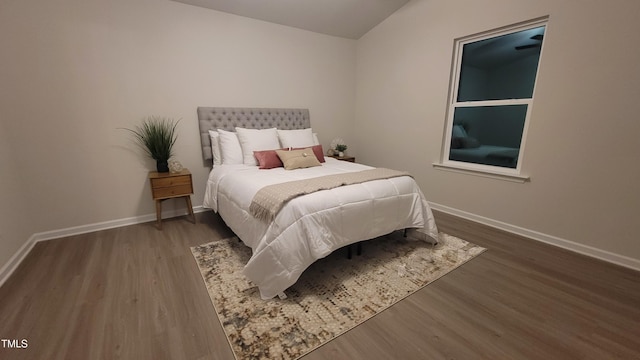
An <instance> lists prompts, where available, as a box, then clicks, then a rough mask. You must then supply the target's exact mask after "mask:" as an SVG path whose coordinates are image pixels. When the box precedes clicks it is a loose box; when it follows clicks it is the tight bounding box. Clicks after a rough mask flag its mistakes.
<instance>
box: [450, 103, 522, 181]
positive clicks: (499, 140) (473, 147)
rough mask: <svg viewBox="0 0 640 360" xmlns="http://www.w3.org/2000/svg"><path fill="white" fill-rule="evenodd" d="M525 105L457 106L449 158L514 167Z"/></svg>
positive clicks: (518, 149)
mask: <svg viewBox="0 0 640 360" xmlns="http://www.w3.org/2000/svg"><path fill="white" fill-rule="evenodd" d="M526 116H527V105H504V106H474V107H458V108H456V109H455V113H454V117H453V127H452V133H451V147H450V151H449V160H454V161H463V162H470V163H475V164H483V165H493V166H502V167H508V168H514V169H515V168H516V166H517V165H518V156H519V153H520V144H521V142H522V132H523V131H524V124H525V118H526Z"/></svg>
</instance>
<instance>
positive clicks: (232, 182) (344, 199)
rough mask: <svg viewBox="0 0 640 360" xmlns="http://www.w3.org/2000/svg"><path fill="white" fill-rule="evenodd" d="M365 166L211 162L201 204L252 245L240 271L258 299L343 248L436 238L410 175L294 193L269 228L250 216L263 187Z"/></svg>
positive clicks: (277, 290) (428, 212)
mask: <svg viewBox="0 0 640 360" xmlns="http://www.w3.org/2000/svg"><path fill="white" fill-rule="evenodd" d="M370 168H371V167H369V166H365V165H361V164H355V163H350V162H345V161H338V160H335V159H333V158H327V159H326V162H325V163H323V164H322V166H318V167H312V168H307V169H297V170H285V169H284V168H275V169H270V170H260V169H258V167H257V166H247V165H220V166H218V165H217V166H215V167H214V169H213V170H212V171H211V173H210V175H209V180H208V182H207V187H206V191H205V198H204V203H203V205H204V207H206V208H211V209H213V210H214V211H216V212H218V213H220V215H221V216H222V218H223V219H224V221H225V222H226V224H227V225H228V226H229V227H230V228H231V230H233V231H234V232H235V234H236V235H237V236H238V237H239V238H240V239H242V241H243V242H244V243H245V244H246V245H248V246H250V247H251V249H252V250H253V255H252V257H251V259H250V260H249V262H248V263H247V264H246V266H245V268H244V274H245V275H246V276H247V277H248V278H249V279H250V280H251V281H252V282H253V283H254V284H256V285H257V286H258V288H259V289H260V295H261V297H262V298H263V299H270V298H272V297H274V296H276V295H278V294H280V293H282V292H284V290H285V289H287V288H288V287H289V286H291V285H293V284H294V283H295V282H296V281H297V280H298V278H299V277H300V274H302V272H303V271H304V270H305V269H306V268H307V267H308V266H309V265H311V264H312V263H313V262H314V261H316V260H317V259H320V258H323V257H325V256H327V255H328V254H330V253H331V252H332V251H334V250H336V249H338V248H340V247H343V246H345V245H347V244H351V243H354V242H357V241H362V240H369V239H373V238H376V237H378V236H381V235H385V234H388V233H390V232H392V231H394V230H400V229H405V228H417V229H418V232H419V233H418V235H420V236H423V237H424V238H425V240H427V241H435V240H433V239H437V234H438V231H437V228H436V225H435V221H434V219H433V215H432V213H431V209H430V208H429V205H428V204H427V201H426V199H425V197H424V195H423V194H422V192H421V191H420V188H419V187H418V185H417V184H416V182H415V181H414V180H413V178H411V177H409V176H403V177H396V178H391V179H385V180H375V181H369V182H366V183H362V184H356V185H349V186H342V187H339V188H336V189H332V190H324V191H318V192H315V193H312V194H308V195H304V196H300V197H298V198H295V199H293V200H291V201H289V202H288V203H286V204H285V205H284V207H283V208H282V209H281V210H280V212H279V213H278V214H277V216H276V217H275V219H274V220H273V222H271V223H266V222H263V221H260V220H258V219H256V218H254V217H253V216H251V214H250V213H249V206H250V205H251V200H252V199H253V196H254V195H255V194H256V192H258V190H259V189H261V188H262V187H264V186H266V185H270V184H275V183H279V182H285V181H292V180H300V179H306V178H311V177H317V176H322V175H328V174H336V173H343V172H351V171H359V170H365V169H370Z"/></svg>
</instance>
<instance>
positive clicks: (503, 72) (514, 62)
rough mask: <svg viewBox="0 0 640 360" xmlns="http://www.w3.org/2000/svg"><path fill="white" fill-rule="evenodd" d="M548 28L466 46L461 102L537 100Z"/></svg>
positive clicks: (463, 61)
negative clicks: (540, 64) (535, 88)
mask: <svg viewBox="0 0 640 360" xmlns="http://www.w3.org/2000/svg"><path fill="white" fill-rule="evenodd" d="M544 30H545V27H544V26H542V27H538V28H534V29H529V30H523V31H518V32H515V33H511V34H508V35H503V36H497V37H493V38H490V39H485V40H480V41H476V42H472V43H468V44H465V45H464V47H463V51H462V64H461V67H460V81H459V85H458V94H457V99H458V102H465V101H482V100H504V99H527V98H531V97H532V96H533V85H534V83H535V79H536V72H537V69H538V61H539V59H540V49H541V46H542V40H543V38H544Z"/></svg>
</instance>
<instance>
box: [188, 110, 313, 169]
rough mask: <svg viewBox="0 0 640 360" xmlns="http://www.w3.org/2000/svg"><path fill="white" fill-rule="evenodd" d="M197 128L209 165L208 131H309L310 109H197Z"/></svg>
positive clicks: (209, 145)
mask: <svg viewBox="0 0 640 360" xmlns="http://www.w3.org/2000/svg"><path fill="white" fill-rule="evenodd" d="M198 124H199V127H200V143H201V144H202V157H203V159H204V161H205V162H208V163H211V161H212V159H213V155H212V154H211V138H210V137H209V130H217V129H223V130H228V131H235V127H236V126H238V127H243V128H249V129H268V128H274V127H275V128H278V129H281V130H294V129H306V128H310V127H311V120H310V119H309V109H269V108H222V107H198Z"/></svg>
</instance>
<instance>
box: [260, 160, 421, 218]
mask: <svg viewBox="0 0 640 360" xmlns="http://www.w3.org/2000/svg"><path fill="white" fill-rule="evenodd" d="M399 176H411V175H410V174H409V173H407V172H404V171H397V170H391V169H385V168H375V169H369V170H362V171H356V172H349V173H343V174H333V175H326V176H320V177H316V178H311V179H305V180H295V181H288V182H284V183H280V184H273V185H267V186H265V187H263V188H262V189H260V190H258V192H257V193H256V195H255V196H254V197H253V200H251V206H250V207H249V212H250V213H251V215H253V216H254V217H256V218H258V219H260V220H263V221H271V220H273V219H274V218H275V216H276V214H278V211H280V209H281V208H282V207H283V206H284V204H285V203H286V202H287V201H289V200H291V199H293V198H295V197H298V196H301V195H305V194H310V193H313V192H316V191H319V190H329V189H333V188H336V187H339V186H344V185H352V184H359V183H363V182H366V181H372V180H381V179H389V178H393V177H399Z"/></svg>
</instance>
